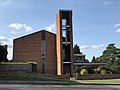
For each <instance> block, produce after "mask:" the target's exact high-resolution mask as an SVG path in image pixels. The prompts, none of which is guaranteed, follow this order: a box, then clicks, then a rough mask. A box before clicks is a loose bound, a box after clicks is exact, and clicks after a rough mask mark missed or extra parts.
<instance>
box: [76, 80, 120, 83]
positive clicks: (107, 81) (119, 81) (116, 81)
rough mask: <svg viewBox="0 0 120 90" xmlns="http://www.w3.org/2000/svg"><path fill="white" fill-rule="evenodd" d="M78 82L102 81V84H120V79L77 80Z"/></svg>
mask: <svg viewBox="0 0 120 90" xmlns="http://www.w3.org/2000/svg"><path fill="white" fill-rule="evenodd" d="M77 82H83V83H100V84H120V79H101V80H77Z"/></svg>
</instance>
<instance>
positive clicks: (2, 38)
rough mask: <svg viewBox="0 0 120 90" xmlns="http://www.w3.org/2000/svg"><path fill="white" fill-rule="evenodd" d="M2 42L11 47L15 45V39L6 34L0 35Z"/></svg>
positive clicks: (0, 41)
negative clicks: (7, 36)
mask: <svg viewBox="0 0 120 90" xmlns="http://www.w3.org/2000/svg"><path fill="white" fill-rule="evenodd" d="M0 44H1V45H8V47H9V48H12V47H13V39H12V38H6V37H5V36H0Z"/></svg>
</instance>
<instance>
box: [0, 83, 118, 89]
mask: <svg viewBox="0 0 120 90" xmlns="http://www.w3.org/2000/svg"><path fill="white" fill-rule="evenodd" d="M0 90H120V86H119V85H14V84H13V85H12V84H11V85H9V84H0Z"/></svg>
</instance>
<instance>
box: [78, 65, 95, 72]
mask: <svg viewBox="0 0 120 90" xmlns="http://www.w3.org/2000/svg"><path fill="white" fill-rule="evenodd" d="M82 69H86V70H87V71H88V74H94V73H95V72H94V70H93V69H92V68H91V67H87V66H81V67H80V70H82Z"/></svg>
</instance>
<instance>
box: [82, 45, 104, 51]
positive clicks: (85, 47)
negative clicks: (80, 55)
mask: <svg viewBox="0 0 120 90" xmlns="http://www.w3.org/2000/svg"><path fill="white" fill-rule="evenodd" d="M101 48H104V45H103V44H101V45H92V46H80V49H86V50H87V49H91V50H96V49H101Z"/></svg>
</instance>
